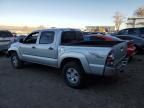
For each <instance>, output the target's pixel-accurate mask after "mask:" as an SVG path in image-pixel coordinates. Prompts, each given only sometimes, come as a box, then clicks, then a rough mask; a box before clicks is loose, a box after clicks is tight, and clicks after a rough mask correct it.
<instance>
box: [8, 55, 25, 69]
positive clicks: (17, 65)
mask: <svg viewBox="0 0 144 108" xmlns="http://www.w3.org/2000/svg"><path fill="white" fill-rule="evenodd" d="M11 64H12V66H13V67H14V68H16V69H20V68H22V67H23V61H21V60H20V59H19V57H18V55H17V53H12V54H11Z"/></svg>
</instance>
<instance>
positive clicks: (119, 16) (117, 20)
mask: <svg viewBox="0 0 144 108" xmlns="http://www.w3.org/2000/svg"><path fill="white" fill-rule="evenodd" d="M113 18H114V23H115V29H116V31H119V29H120V26H121V25H122V23H123V22H124V19H125V18H124V16H123V14H122V13H120V12H116V13H115V15H114V16H113Z"/></svg>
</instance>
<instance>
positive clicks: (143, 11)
mask: <svg viewBox="0 0 144 108" xmlns="http://www.w3.org/2000/svg"><path fill="white" fill-rule="evenodd" d="M134 15H135V16H138V17H144V6H141V7H139V8H138V9H137V10H136V11H135V12H134Z"/></svg>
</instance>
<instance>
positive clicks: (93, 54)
mask: <svg viewBox="0 0 144 108" xmlns="http://www.w3.org/2000/svg"><path fill="white" fill-rule="evenodd" d="M8 55H9V57H10V58H11V63H12V66H13V67H14V68H17V69H18V68H21V67H22V66H23V64H24V62H32V63H37V64H42V65H47V66H52V67H56V68H58V69H60V70H61V71H62V72H63V75H64V81H65V83H66V84H67V85H68V86H70V87H72V88H79V87H81V86H82V85H83V82H84V80H85V75H87V74H92V75H100V76H113V75H116V74H118V73H120V71H123V70H124V68H125V66H126V64H127V59H126V55H127V43H126V42H123V41H122V42H120V41H113V42H105V41H103V42H85V41H83V34H82V32H81V31H80V30H77V29H68V28H66V29H56V28H55V29H46V30H37V31H34V32H32V33H30V34H29V35H28V36H27V37H26V38H25V39H22V40H20V41H19V42H16V43H14V44H12V45H11V47H10V48H9V49H8Z"/></svg>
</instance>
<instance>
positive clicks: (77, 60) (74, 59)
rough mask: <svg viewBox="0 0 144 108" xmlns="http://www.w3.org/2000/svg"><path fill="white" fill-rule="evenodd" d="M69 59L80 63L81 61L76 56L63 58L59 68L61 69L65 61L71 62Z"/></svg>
mask: <svg viewBox="0 0 144 108" xmlns="http://www.w3.org/2000/svg"><path fill="white" fill-rule="evenodd" d="M71 61H73V62H78V63H79V64H81V61H80V60H79V59H77V58H65V59H64V60H63V61H62V62H61V65H60V68H61V69H62V68H63V66H64V65H65V64H66V63H68V62H71ZM81 66H82V64H81ZM82 67H83V66H82Z"/></svg>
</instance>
